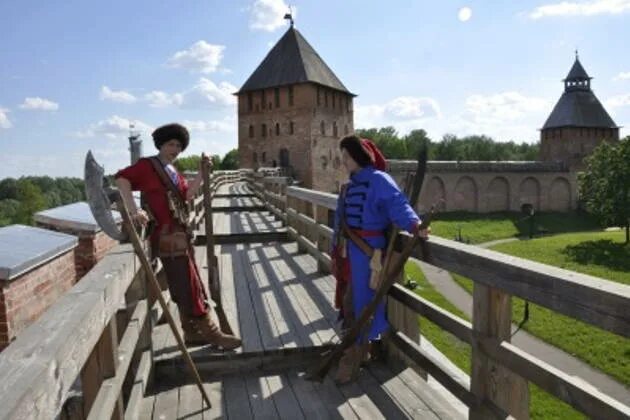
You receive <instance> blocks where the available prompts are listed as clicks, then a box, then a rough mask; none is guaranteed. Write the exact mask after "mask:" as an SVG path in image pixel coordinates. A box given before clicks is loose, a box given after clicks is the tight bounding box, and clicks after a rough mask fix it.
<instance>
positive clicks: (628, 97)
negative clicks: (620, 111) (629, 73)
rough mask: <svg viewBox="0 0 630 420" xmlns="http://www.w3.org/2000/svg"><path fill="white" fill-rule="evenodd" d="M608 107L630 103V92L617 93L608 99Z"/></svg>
mask: <svg viewBox="0 0 630 420" xmlns="http://www.w3.org/2000/svg"><path fill="white" fill-rule="evenodd" d="M605 103H606V108H619V107H622V106H628V105H630V93H627V94H625V95H616V96H612V97H610V98H608V99H607V100H606V102H605Z"/></svg>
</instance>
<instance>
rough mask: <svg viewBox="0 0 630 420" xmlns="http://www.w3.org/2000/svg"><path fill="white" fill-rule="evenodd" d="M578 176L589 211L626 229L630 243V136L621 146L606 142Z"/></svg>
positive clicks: (586, 161) (627, 239)
mask: <svg viewBox="0 0 630 420" xmlns="http://www.w3.org/2000/svg"><path fill="white" fill-rule="evenodd" d="M585 163H586V170H585V171H584V172H582V173H580V174H578V182H579V191H580V195H581V197H582V200H583V201H584V203H585V204H586V208H587V209H588V210H589V211H590V212H592V213H593V214H595V215H596V216H597V217H598V218H599V219H600V220H601V221H602V222H603V223H605V224H607V225H615V226H621V227H625V229H626V244H628V243H629V242H630V136H628V137H626V138H624V139H623V140H621V141H620V142H618V143H615V144H610V143H606V142H603V143H602V144H601V145H599V146H598V147H597V148H596V149H595V150H594V151H593V154H592V155H591V156H589V157H588V158H586V160H585Z"/></svg>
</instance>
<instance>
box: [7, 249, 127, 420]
mask: <svg viewBox="0 0 630 420" xmlns="http://www.w3.org/2000/svg"><path fill="white" fill-rule="evenodd" d="M138 267H139V264H137V259H136V258H135V255H134V253H133V250H132V249H131V246H130V245H129V244H125V245H119V246H116V247H115V248H114V249H112V251H110V252H109V253H108V254H107V255H106V256H105V257H104V258H103V259H102V260H101V261H99V262H98V263H97V264H96V266H94V267H93V268H92V270H90V271H89V272H88V273H87V274H86V275H85V276H84V277H83V278H82V279H81V281H80V282H79V283H77V284H76V285H75V286H74V287H73V288H72V289H70V290H69V291H68V292H66V293H65V294H64V295H63V296H61V297H60V298H59V299H58V300H57V301H56V302H55V303H54V304H53V305H52V306H51V307H50V308H48V310H47V311H46V312H44V314H42V316H41V317H40V318H39V319H38V320H37V321H36V322H35V323H33V324H32V325H30V326H29V327H28V328H26V329H25V330H24V331H22V333H21V334H20V335H19V336H18V338H17V339H16V340H15V341H14V342H13V343H11V345H9V346H8V347H7V348H6V349H5V350H4V351H3V352H2V353H0V372H2V381H0V418H28V419H50V418H54V417H55V416H56V415H57V414H58V413H59V412H60V411H61V408H62V406H63V403H64V401H65V399H66V396H67V395H68V393H69V391H70V388H71V386H72V384H73V383H74V382H75V380H76V378H77V377H78V375H79V373H80V371H81V368H82V367H83V365H85V363H86V361H87V359H88V356H89V355H90V353H91V351H92V349H93V348H94V346H95V345H96V343H97V341H98V340H99V338H100V336H101V334H102V332H103V329H104V327H105V325H107V324H108V323H109V322H110V320H111V319H112V317H113V315H114V313H115V312H116V310H117V309H118V304H119V303H120V302H121V301H122V299H123V298H124V294H125V292H126V290H127V288H128V287H129V284H130V283H131V281H132V279H133V277H134V274H135V272H136V270H137V269H138ZM53 367H54V368H53ZM51 390H55V392H51Z"/></svg>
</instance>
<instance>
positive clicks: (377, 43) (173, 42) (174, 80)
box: [0, 0, 630, 178]
mask: <svg viewBox="0 0 630 420" xmlns="http://www.w3.org/2000/svg"><path fill="white" fill-rule="evenodd" d="M287 4H291V5H292V6H293V7H294V10H295V20H296V27H297V28H298V29H299V30H300V31H301V32H302V34H303V35H304V36H305V37H306V39H307V40H309V42H310V43H311V44H312V45H313V46H314V47H315V49H316V50H317V51H318V52H319V53H320V55H321V56H322V57H323V58H324V60H325V61H326V62H327V63H328V64H329V65H330V67H331V68H332V69H333V71H335V73H336V74H337V75H338V76H339V77H340V79H341V80H342V81H343V82H344V84H345V85H346V86H347V87H348V88H349V89H350V90H351V91H353V92H355V93H357V94H358V95H359V96H358V97H357V99H356V103H355V126H356V127H368V126H383V125H394V126H395V127H396V128H397V129H398V130H399V131H400V132H401V133H405V132H407V131H409V130H411V129H413V128H424V129H426V130H427V131H428V132H429V135H430V136H431V137H432V138H433V139H434V140H438V139H440V138H441V137H442V135H443V134H445V133H454V134H458V135H466V134H488V135H491V136H493V137H494V138H496V139H497V140H500V141H507V140H510V139H514V140H517V141H528V142H532V141H535V140H536V139H537V137H538V131H537V129H538V128H540V127H541V126H542V124H543V123H544V120H545V118H546V117H547V115H548V113H549V112H550V110H551V108H552V107H553V105H554V104H555V102H556V101H557V99H558V98H559V96H560V94H561V93H562V84H561V79H562V78H564V76H565V75H566V74H567V72H568V71H569V68H570V67H571V65H572V62H573V59H574V50H575V49H576V48H578V49H579V53H580V59H581V61H582V63H583V65H584V67H585V68H586V70H587V71H588V72H589V74H590V75H591V76H592V77H594V80H593V83H592V86H593V89H594V91H595V93H596V94H597V96H598V97H599V99H600V100H601V101H602V102H603V103H604V104H605V106H606V108H607V110H608V111H609V113H610V114H611V115H612V117H613V119H614V120H615V122H616V123H617V124H618V125H622V126H629V125H630V55H629V54H627V39H630V25H629V23H630V0H587V1H573V0H565V1H561V0H540V1H518V2H504V1H479V0H477V1H474V0H471V1H440V2H436V1H418V0H415V1H414V0H397V1H392V2H383V1H376V0H374V1H365V0H364V1H359V0H344V1H340V0H337V1H332V0H317V1H313V0H311V1H306V0H293V2H292V3H288V2H286V1H284V0H230V1H218V0H217V1H211V0H184V1H182V0H179V1H174V0H165V1H159V2H158V1H149V0H134V1H121V0H109V1H106V2H103V1H99V2H96V1H86V0H80V1H79V0H64V1H63V2H61V1H44V0H32V1H17V0H11V1H10V0H2V1H1V2H0V23H1V26H0V27H1V28H2V29H0V34H1V36H0V144H1V145H2V151H3V154H2V155H3V158H2V164H1V165H0V178H3V177H6V176H14V177H15V176H21V175H31V174H32V175H41V174H48V175H51V176H82V170H83V158H84V156H85V153H86V151H87V150H88V149H92V150H93V151H94V152H95V154H96V157H97V159H98V160H99V161H101V162H103V163H104V164H105V168H106V171H107V172H112V171H114V170H115V169H116V168H118V167H121V166H123V165H125V164H126V163H127V162H128V159H129V152H128V151H127V144H128V143H127V139H126V135H127V132H128V125H129V123H130V122H134V123H135V124H136V127H137V128H138V129H139V130H140V131H141V132H142V135H143V138H144V140H145V154H149V153H153V150H154V149H153V146H152V143H151V140H150V132H151V129H152V128H154V127H156V126H158V125H161V124H163V123H166V122H170V121H180V122H184V123H185V124H187V125H188V126H189V128H190V129H191V134H192V143H191V146H190V148H189V149H188V150H187V151H186V152H187V153H188V152H190V153H199V152H201V151H202V150H203V151H207V152H209V153H218V154H224V153H225V152H227V151H228V150H230V149H232V148H234V147H236V144H237V138H236V112H235V102H234V98H233V96H231V93H233V92H234V91H236V90H237V89H238V88H239V87H240V86H241V85H242V84H243V83H244V81H245V80H246V79H247V77H248V76H249V74H250V73H251V72H252V71H253V70H254V69H255V67H256V66H257V65H258V64H259V63H260V61H261V60H262V58H263V57H264V56H265V54H266V53H267V51H268V50H269V49H270V47H271V46H272V45H273V44H274V43H275V42H276V41H277V40H278V39H279V37H280V36H281V35H282V34H283V33H284V31H285V30H286V29H287V25H286V23H285V22H284V21H283V20H282V15H283V14H284V12H285V11H286V8H287ZM626 134H629V132H628V130H627V129H626V128H624V129H622V135H626Z"/></svg>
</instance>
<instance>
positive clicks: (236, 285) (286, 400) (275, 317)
mask: <svg viewBox="0 0 630 420" xmlns="http://www.w3.org/2000/svg"><path fill="white" fill-rule="evenodd" d="M235 191H236V193H238V192H240V193H241V194H249V192H248V191H247V190H246V189H245V188H243V186H241V185H239V184H236V185H229V186H222V187H221V189H220V190H219V191H218V193H219V194H225V195H228V194H235ZM225 200H228V201H230V204H234V203H238V204H239V205H240V204H243V203H248V204H249V205H250V206H257V204H258V203H256V200H257V199H252V198H251V197H246V198H242V199H241V198H238V197H229V198H219V199H216V198H215V199H214V200H213V206H219V207H220V206H224V205H225V204H226V203H225ZM281 229H284V228H282V226H281V223H280V222H279V221H276V220H275V219H274V218H273V217H272V215H270V213H268V212H266V211H259V210H254V211H252V212H246V211H239V212H232V213H220V212H217V213H215V214H214V230H215V233H218V234H222V235H229V234H242V233H262V232H274V231H278V230H281ZM201 231H202V232H203V226H202V228H201ZM196 251H197V261H198V263H199V266H200V268H201V269H202V273H203V275H204V282H205V281H206V276H207V274H206V255H205V248H204V247H202V246H198V247H196ZM215 251H216V255H217V256H218V257H219V273H220V279H221V286H222V297H223V303H224V308H225V310H226V313H227V316H228V318H229V320H230V324H231V325H232V328H233V329H234V330H235V333H237V334H239V335H240V336H241V337H242V338H243V347H242V348H240V349H237V350H236V351H234V352H226V353H224V352H219V351H216V350H215V349H213V348H211V347H193V348H190V349H189V350H190V351H191V355H192V356H193V359H194V360H195V362H196V363H197V365H198V367H199V369H200V372H201V374H202V377H203V379H204V382H205V384H206V386H207V389H208V393H209V395H210V398H211V400H212V404H213V406H212V408H211V409H206V410H205V411H202V406H201V396H200V394H199V391H198V390H197V388H196V387H195V385H194V384H192V383H191V382H190V377H189V375H188V373H187V372H186V366H185V365H184V364H183V362H182V359H181V357H180V356H179V351H178V350H177V347H176V345H175V340H174V338H173V337H172V334H171V333H170V331H169V330H168V327H167V326H166V325H159V326H157V327H156V328H155V329H154V332H153V343H154V356H155V371H154V384H155V385H154V387H153V389H151V390H149V392H148V394H147V395H146V396H145V399H144V401H143V405H142V408H141V417H140V418H147V419H149V418H153V419H202V418H203V419H214V418H230V419H231V418H234V419H249V418H254V419H265V418H268V419H275V418H286V419H300V418H343V419H346V418H349V419H355V418H365V419H378V418H388V419H389V418H392V419H397V418H417V419H446V418H449V419H450V418H460V417H458V416H459V415H461V413H460V414H458V413H457V411H456V410H453V409H452V407H449V404H448V403H447V402H446V400H445V399H444V398H443V397H441V396H440V395H438V394H437V393H436V391H435V390H434V389H433V388H430V387H429V386H428V385H427V384H426V382H424V380H423V379H422V378H421V377H420V376H419V375H418V374H417V373H415V371H413V370H412V369H410V368H401V369H399V370H398V371H396V372H394V371H392V369H391V368H390V367H389V366H387V365H385V364H383V363H373V364H370V366H369V367H368V368H366V369H363V370H362V371H361V375H360V378H359V380H358V381H357V382H356V383H353V384H350V385H345V386H337V385H335V383H334V382H333V381H332V380H331V378H330V375H329V377H328V378H327V379H326V380H325V381H324V382H323V383H321V384H320V383H316V382H309V381H306V380H305V379H304V378H303V375H304V370H305V368H306V367H307V366H310V365H311V364H312V363H313V362H315V361H316V360H318V358H319V357H320V355H321V353H322V352H323V351H325V350H326V349H327V348H329V347H330V345H331V344H330V343H331V342H332V341H334V342H337V341H338V340H339V339H338V337H337V322H336V318H337V311H336V310H335V309H334V307H333V298H334V287H335V284H334V278H333V277H332V276H331V275H327V274H322V273H320V272H318V270H317V262H316V260H315V259H314V258H313V257H312V256H311V255H309V254H303V253H298V248H297V245H296V243H295V242H270V243H238V244H228V245H217V246H216V248H215ZM174 311H176V309H174Z"/></svg>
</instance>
